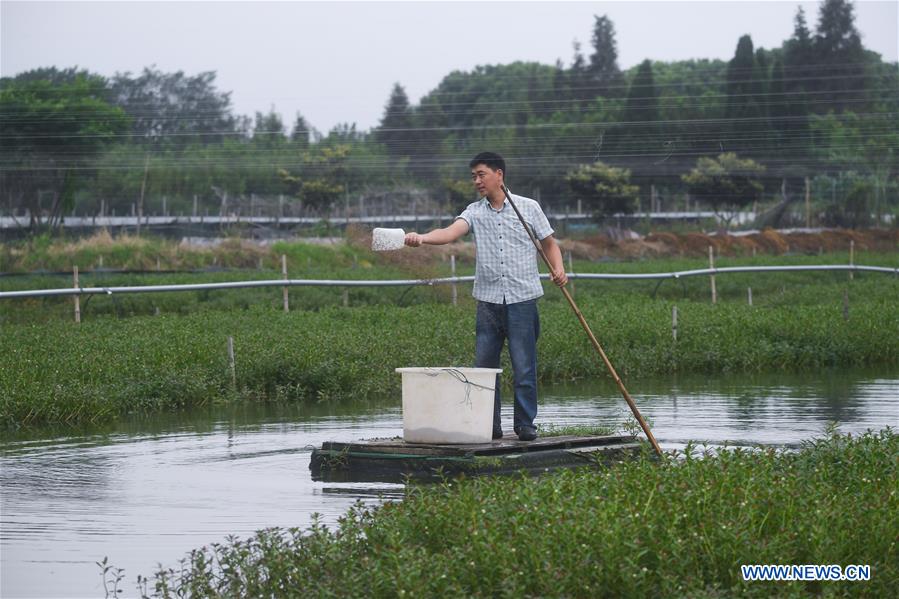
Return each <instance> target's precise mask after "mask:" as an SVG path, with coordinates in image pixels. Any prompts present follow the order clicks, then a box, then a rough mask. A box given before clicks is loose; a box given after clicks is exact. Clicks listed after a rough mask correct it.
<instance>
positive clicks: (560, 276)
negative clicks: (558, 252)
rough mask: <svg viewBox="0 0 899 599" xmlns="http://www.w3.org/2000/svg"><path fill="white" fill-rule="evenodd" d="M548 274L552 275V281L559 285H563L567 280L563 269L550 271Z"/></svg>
mask: <svg viewBox="0 0 899 599" xmlns="http://www.w3.org/2000/svg"><path fill="white" fill-rule="evenodd" d="M549 276H550V277H552V280H553V283H555V284H556V285H558V286H559V287H564V286H565V284H566V283H567V282H568V275H566V274H565V271H564V270H553V271H550V273H549Z"/></svg>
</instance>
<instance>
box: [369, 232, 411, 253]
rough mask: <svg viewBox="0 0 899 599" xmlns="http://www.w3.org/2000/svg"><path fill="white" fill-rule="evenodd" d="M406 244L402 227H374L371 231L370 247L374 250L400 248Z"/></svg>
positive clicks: (382, 250)
mask: <svg viewBox="0 0 899 599" xmlns="http://www.w3.org/2000/svg"><path fill="white" fill-rule="evenodd" d="M405 245H406V232H405V231H403V230H402V229H384V228H381V227H376V228H375V229H373V230H372V232H371V249H372V251H375V252H387V251H390V250H401V249H403V246H405Z"/></svg>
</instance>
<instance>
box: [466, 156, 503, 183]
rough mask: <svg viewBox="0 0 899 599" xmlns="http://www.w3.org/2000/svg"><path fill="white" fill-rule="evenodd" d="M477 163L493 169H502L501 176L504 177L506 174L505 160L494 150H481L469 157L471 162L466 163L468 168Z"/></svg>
mask: <svg viewBox="0 0 899 599" xmlns="http://www.w3.org/2000/svg"><path fill="white" fill-rule="evenodd" d="M479 164H483V165H484V166H486V167H488V168H490V169H492V170H494V171H498V170H502V171H503V177H504V178H505V176H506V161H505V160H504V159H503V157H502V156H500V155H499V154H497V153H496V152H481V153H480V154H478V155H477V156H475V157H474V158H472V159H471V162H469V163H468V168H474V167H476V166H477V165H479Z"/></svg>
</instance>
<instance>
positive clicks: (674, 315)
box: [671, 306, 677, 341]
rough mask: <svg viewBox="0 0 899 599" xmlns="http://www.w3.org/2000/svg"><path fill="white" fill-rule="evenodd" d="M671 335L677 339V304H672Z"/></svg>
mask: <svg viewBox="0 0 899 599" xmlns="http://www.w3.org/2000/svg"><path fill="white" fill-rule="evenodd" d="M671 337H672V339H674V340H675V341H677V306H671Z"/></svg>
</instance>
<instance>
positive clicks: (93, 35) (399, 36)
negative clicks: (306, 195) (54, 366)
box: [0, 0, 899, 132]
mask: <svg viewBox="0 0 899 599" xmlns="http://www.w3.org/2000/svg"><path fill="white" fill-rule="evenodd" d="M799 5H802V6H803V8H804V9H805V12H806V18H807V20H808V24H809V27H810V28H811V29H812V30H814V26H815V24H816V23H817V16H818V3H816V2H796V1H789V0H772V1H753V2H741V1H734V0H731V1H724V0H718V1H715V2H685V1H668V2H660V1H653V2H649V1H642V0H637V1H631V2H565V3H562V2H493V3H488V2H327V3H317V2H226V1H223V0H217V1H205V2H159V1H157V2H130V1H118V2H82V1H71V2H41V1H34V0H32V1H28V2H16V1H7V0H0V52H2V56H0V73H2V74H3V75H4V76H9V75H15V74H17V73H20V72H22V71H26V70H29V69H33V68H37V67H48V66H56V67H58V68H65V67H72V66H78V67H80V68H85V69H88V70H90V71H92V72H96V73H100V74H102V75H107V76H109V75H113V74H114V73H115V72H117V71H118V72H125V71H130V72H132V73H138V72H139V71H141V70H142V69H143V67H145V66H149V65H154V64H155V65H156V67H157V68H159V69H160V70H162V71H165V72H174V71H178V70H183V71H184V72H185V73H187V74H191V75H192V74H196V73H199V72H201V71H209V70H212V71H216V72H217V73H218V77H217V85H218V88H219V89H220V90H222V91H231V92H232V95H231V99H232V104H233V106H234V111H235V112H236V113H237V114H245V115H252V114H254V113H255V112H256V111H262V112H267V111H268V110H269V109H270V108H271V107H274V108H275V110H276V111H277V112H279V113H281V114H282V116H283V117H284V121H285V124H286V125H287V126H288V127H290V125H291V124H292V123H293V121H294V117H295V115H296V113H297V111H299V112H301V113H302V114H303V115H304V116H305V117H306V119H307V121H309V123H310V124H311V125H312V126H314V127H315V128H317V129H319V130H320V131H322V132H326V131H327V130H328V129H330V128H331V127H333V126H334V125H335V124H337V123H341V122H355V123H356V124H357V126H358V127H359V128H360V129H362V130H365V129H368V128H370V127H373V126H375V125H377V124H378V121H379V120H380V118H381V116H382V113H383V110H384V106H385V104H386V102H387V99H388V97H389V95H390V90H391V88H392V86H393V84H394V82H399V83H400V84H401V85H403V86H404V87H405V89H406V92H407V93H408V95H409V98H410V100H411V101H412V102H413V103H417V102H418V100H419V99H420V98H421V97H422V96H423V95H424V94H426V93H427V92H428V91H430V90H432V89H434V87H436V86H437V84H438V83H439V82H440V80H441V79H442V78H443V77H444V76H445V75H447V74H449V73H450V72H451V71H453V70H471V69H472V68H473V67H475V66H476V65H483V64H505V63H510V62H514V61H516V60H523V61H537V62H541V63H544V64H553V63H555V61H556V60H557V59H562V61H563V62H564V63H565V64H566V65H568V64H570V61H571V57H572V42H573V41H574V40H575V39H577V40H579V41H580V42H581V44H582V51H583V53H584V54H585V56H589V54H590V52H591V51H592V50H591V47H590V36H591V33H592V26H593V16H594V15H604V14H605V15H608V17H609V18H610V19H611V20H612V21H613V22H614V24H615V29H616V32H617V42H618V61H619V65H620V66H621V67H622V68H628V67H631V66H633V65H635V64H638V63H639V62H641V61H642V60H643V59H645V58H650V59H653V60H663V61H673V60H683V59H689V58H720V59H724V60H729V59H730V58H731V57H732V56H733V53H734V49H735V48H736V44H737V40H738V39H739V37H740V36H741V35H743V34H750V35H751V36H752V40H753V42H754V44H755V46H756V48H758V47H759V46H762V47H765V48H773V47H777V46H780V44H781V43H782V42H783V40H785V39H787V38H788V37H790V35H791V33H792V30H793V17H794V15H795V13H796V7H797V6H799ZM897 9H899V1H897V0H889V1H862V2H855V13H856V26H857V27H858V29H859V31H860V32H861V34H862V41H863V43H864V44H865V46H866V47H867V48H868V49H871V50H874V51H876V52H879V53H880V54H881V55H883V57H884V59H885V60H888V61H891V62H895V61H896V60H897V52H899V50H897V46H899V33H897V31H899V10H897Z"/></svg>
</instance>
